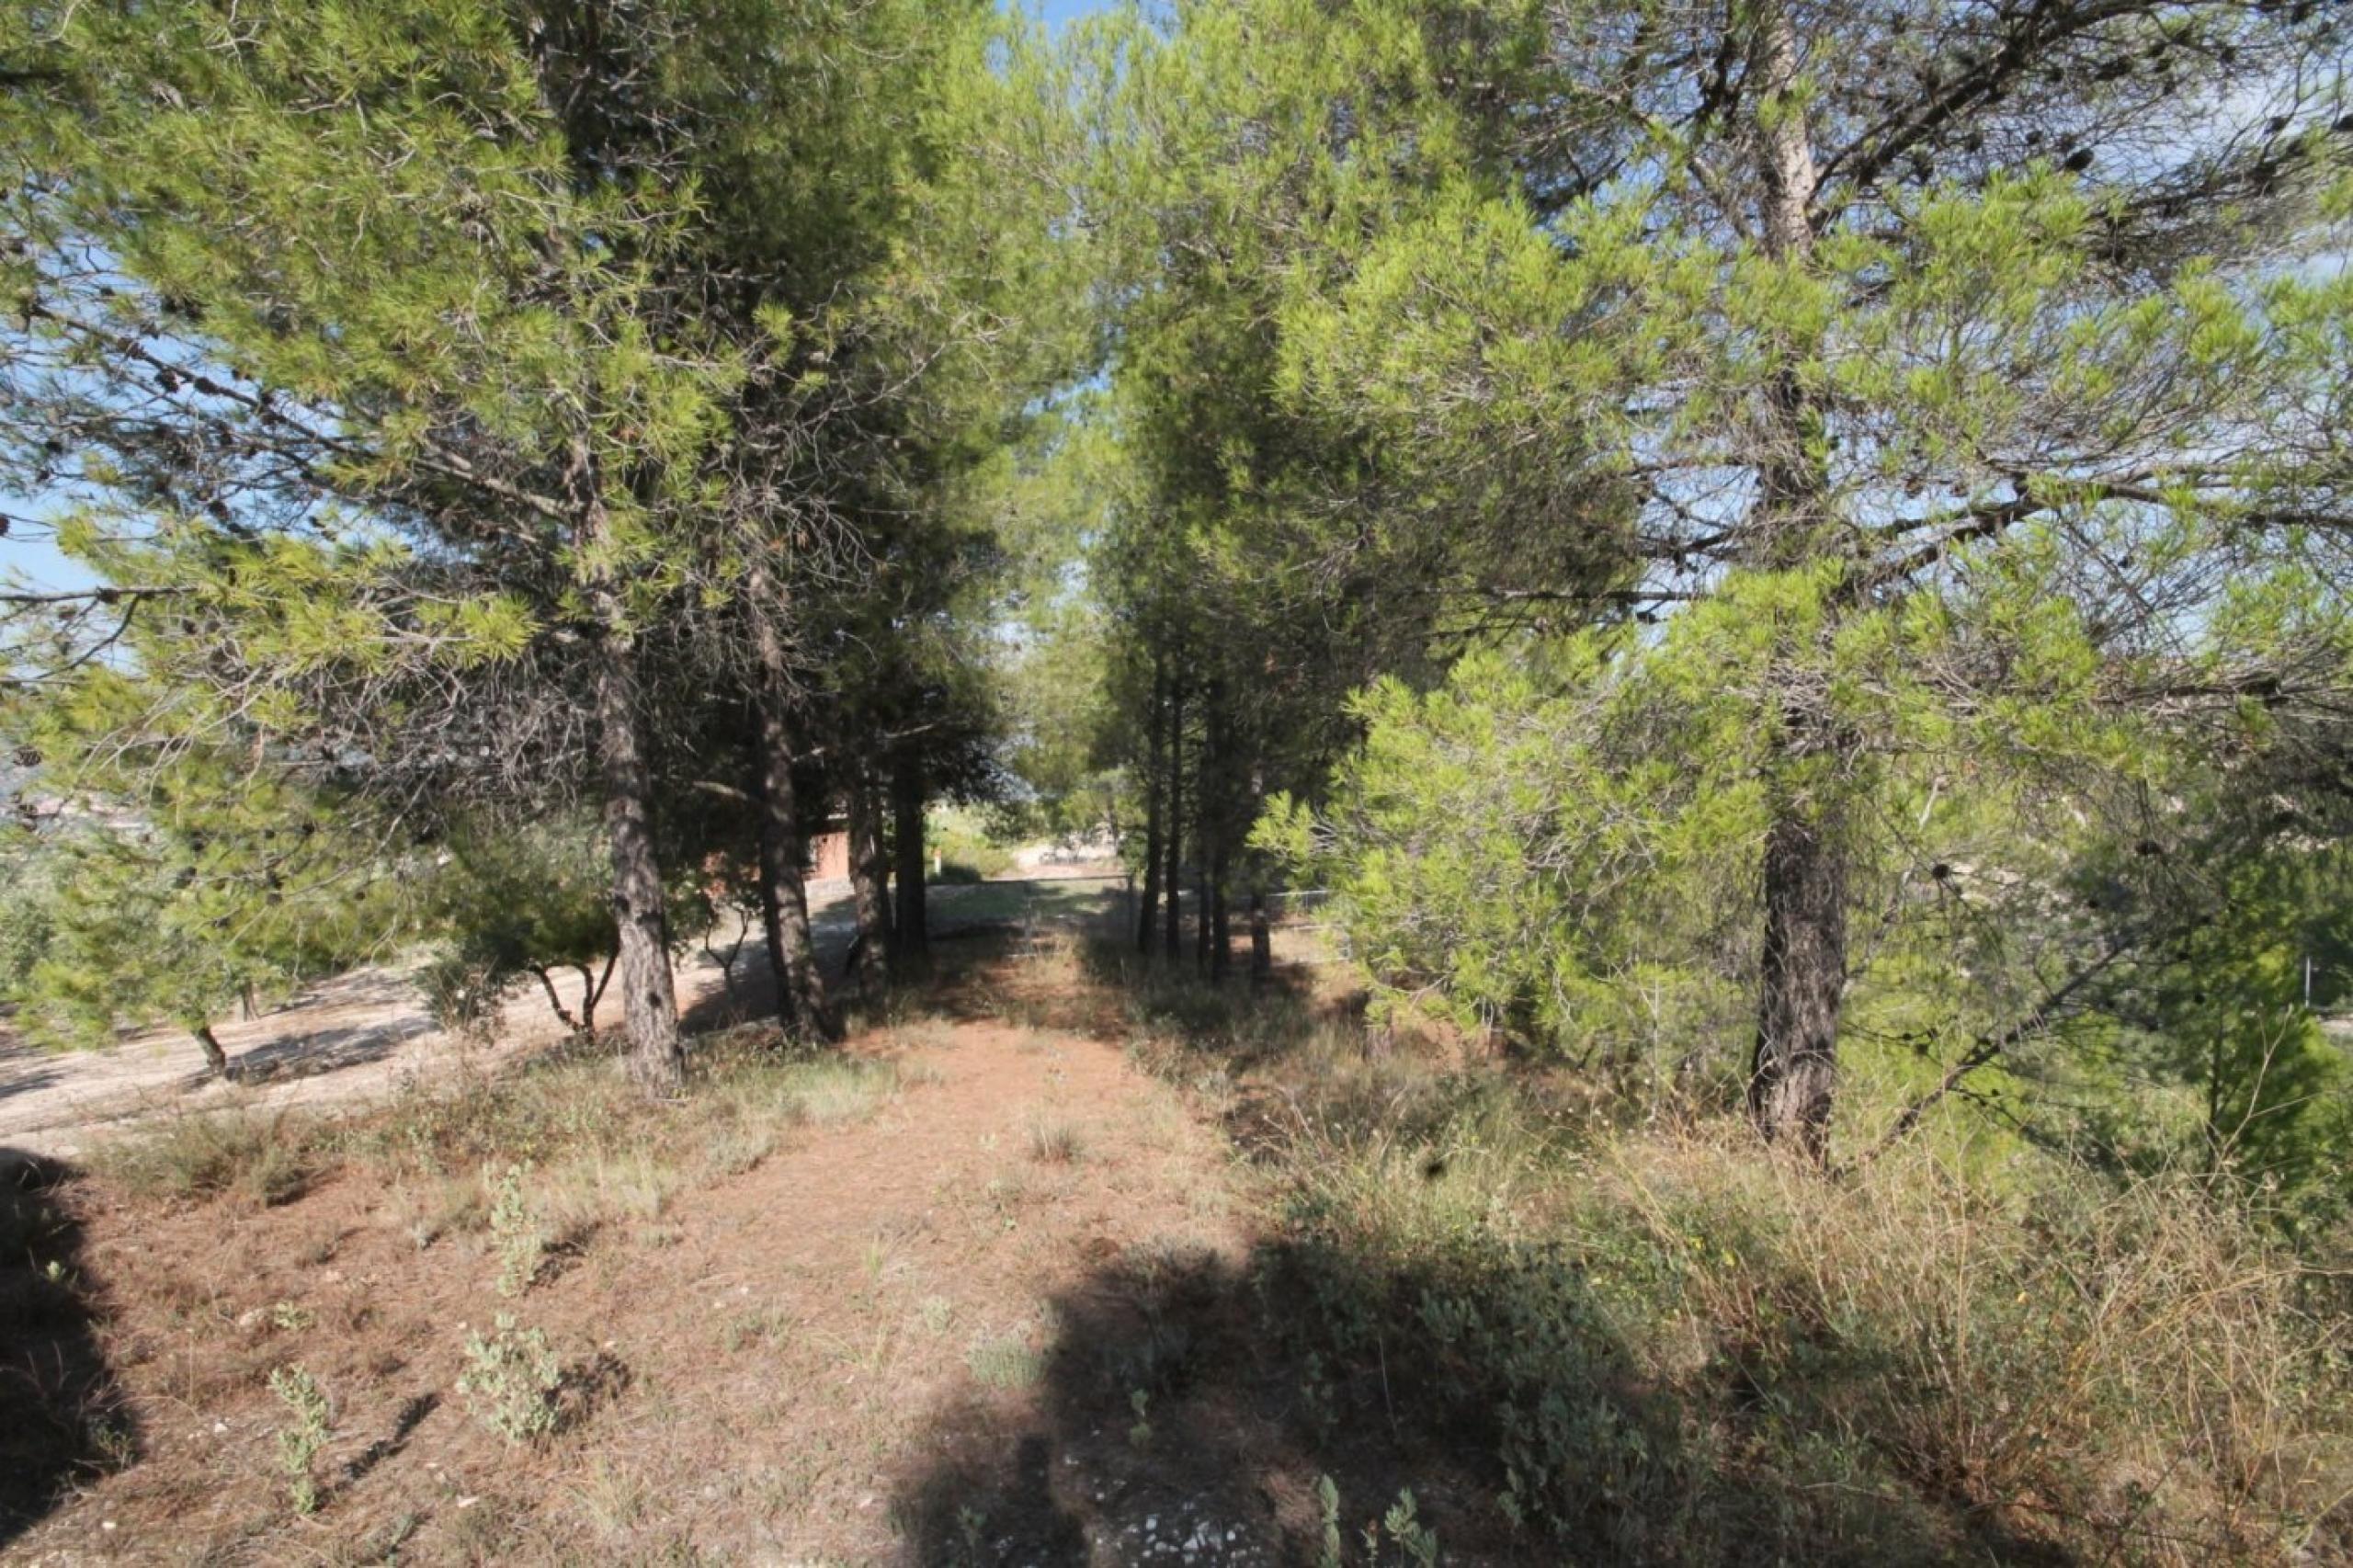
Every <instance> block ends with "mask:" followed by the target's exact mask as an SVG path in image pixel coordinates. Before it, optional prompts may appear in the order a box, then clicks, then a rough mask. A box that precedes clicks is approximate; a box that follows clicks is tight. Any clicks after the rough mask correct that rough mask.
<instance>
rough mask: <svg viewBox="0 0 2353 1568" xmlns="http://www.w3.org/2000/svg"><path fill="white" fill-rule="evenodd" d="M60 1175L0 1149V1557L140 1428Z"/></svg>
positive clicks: (44, 1163)
mask: <svg viewBox="0 0 2353 1568" xmlns="http://www.w3.org/2000/svg"><path fill="white" fill-rule="evenodd" d="M71 1181H72V1172H71V1171H70V1169H69V1168H68V1167H66V1166H64V1165H61V1164H58V1163H57V1162H54V1161H50V1160H43V1159H40V1158H38V1157H37V1156H34V1155H31V1154H28V1153H23V1152H22V1151H20V1150H16V1149H7V1148H0V1549H5V1548H6V1547H7V1546H8V1544H9V1543H10V1542H12V1541H14V1540H17V1537H19V1536H20V1535H22V1534H23V1533H24V1532H25V1531H26V1530H28V1529H29V1528H32V1526H34V1525H35V1524H37V1523H39V1522H40V1520H41V1519H42V1518H43V1517H46V1516H47V1514H48V1513H49V1511H50V1510H51V1508H52V1507H54V1506H56V1504H57V1502H58V1500H59V1499H60V1498H61V1497H62V1496H63V1494H65V1493H66V1492H67V1491H69V1490H70V1489H71V1488H72V1486H73V1484H74V1481H75V1479H76V1478H77V1477H81V1476H85V1475H89V1474H93V1473H95V1472H97V1471H101V1470H108V1469H116V1468H119V1467H121V1466H123V1465H125V1464H128V1463H130V1462H131V1460H133V1459H134V1458H135V1457H136V1456H137V1453H138V1449H139V1441H140V1434H139V1426H138V1423H137V1421H136V1418H135V1417H134V1416H133V1415H132V1414H131V1409H130V1406H129V1403H128V1400H127V1397H126V1396H125V1394H124V1392H123V1390H122V1387H121V1385H120V1383H119V1382H118V1381H117V1380H116V1378H115V1375H114V1371H113V1369H112V1368H111V1367H110V1366H109V1364H108V1360H107V1356H106V1351H105V1348H104V1346H102V1344H101V1343H100V1340H99V1335H98V1332H97V1324H98V1318H99V1300H98V1291H97V1286H96V1285H95V1283H94V1282H93V1281H92V1280H91V1279H90V1278H89V1277H88V1275H87V1273H86V1259H85V1256H84V1248H83V1235H82V1226H81V1222H80V1221H79V1220H78V1219H77V1218H75V1216H74V1212H73V1210H72V1207H71V1205H70V1203H69V1202H68V1201H67V1195H66V1188H67V1187H68V1186H69V1185H70V1183H71Z"/></svg>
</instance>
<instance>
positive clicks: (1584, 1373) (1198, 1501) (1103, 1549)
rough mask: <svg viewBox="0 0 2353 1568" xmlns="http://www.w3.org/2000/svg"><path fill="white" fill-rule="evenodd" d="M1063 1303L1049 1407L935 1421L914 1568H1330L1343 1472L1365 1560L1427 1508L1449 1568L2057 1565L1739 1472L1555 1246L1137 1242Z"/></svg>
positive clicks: (1901, 1503)
mask: <svg viewBox="0 0 2353 1568" xmlns="http://www.w3.org/2000/svg"><path fill="white" fill-rule="evenodd" d="M1053 1304H1054V1311H1053V1312H1052V1314H1051V1318H1050V1321H1051V1322H1052V1323H1053V1324H1055V1325H1056V1331H1055V1334H1054V1337H1053V1340H1052V1343H1051V1345H1050V1346H1048V1348H1047V1350H1046V1352H1045V1356H1044V1358H1043V1362H1042V1371H1041V1376H1040V1383H1039V1385H1038V1386H1037V1387H1036V1388H1035V1389H1033V1390H1031V1391H1030V1392H1029V1394H1028V1395H1027V1396H1024V1397H998V1398H992V1397H991V1396H988V1395H986V1394H985V1393H983V1392H981V1391H978V1390H975V1391H973V1392H972V1393H971V1394H969V1395H967V1396H965V1397H963V1398H961V1399H958V1400H956V1401H953V1402H951V1403H949V1404H948V1405H947V1406H945V1407H944V1408H942V1409H940V1410H939V1411H938V1412H937V1413H936V1415H935V1417H934V1420H933V1425H932V1428H931V1430H932V1440H931V1443H930V1445H929V1449H928V1451H927V1454H926V1460H924V1462H922V1463H921V1464H919V1465H916V1466H915V1467H913V1468H912V1469H910V1470H909V1471H907V1472H906V1473H904V1475H902V1476H901V1477H900V1478H899V1482H898V1486H897V1492H896V1496H895V1499H894V1503H893V1508H894V1516H893V1517H894V1518H895V1520H896V1522H897V1524H898V1526H899V1528H900V1529H901V1532H902V1539H903V1540H904V1542H905V1548H904V1556H903V1560H904V1562H909V1563H921V1564H926V1565H929V1564H942V1563H952V1564H982V1563H990V1564H999V1563H1002V1564H1014V1563H1020V1564H1039V1565H1055V1568H1059V1565H1063V1564H1071V1565H1079V1564H1094V1563H1113V1562H1116V1563H1146V1564H1148V1563H1152V1562H1169V1563H1186V1564H1253V1563H1263V1564H1289V1563H1314V1562H1319V1561H1320V1556H1321V1549H1322V1547H1323V1544H1324V1539H1325V1530H1326V1528H1327V1514H1326V1511H1325V1505H1324V1500H1323V1496H1322V1494H1321V1489H1320V1487H1321V1480H1322V1478H1324V1477H1329V1478H1330V1479H1331V1482H1332V1484H1333V1486H1334V1487H1335V1488H1336V1494H1337V1500H1338V1502H1337V1523H1338V1525H1339V1528H1340V1530H1341V1534H1342V1538H1343V1541H1344V1558H1343V1560H1344V1561H1345V1562H1348V1563H1352V1564H1353V1563H1359V1562H1376V1561H1378V1562H1410V1561H1412V1559H1411V1558H1410V1556H1408V1555H1406V1554H1404V1552H1403V1551H1401V1548H1400V1544H1399V1543H1398V1541H1397V1540H1395V1539H1394V1538H1393V1536H1388V1535H1384V1536H1383V1539H1382V1541H1381V1551H1380V1554H1379V1555H1378V1556H1376V1555H1374V1554H1373V1553H1372V1552H1370V1551H1368V1549H1367V1547H1366V1544H1365V1542H1366V1530H1367V1528H1368V1527H1376V1528H1377V1526H1378V1522H1379V1521H1380V1520H1381V1517H1383V1516H1384V1515H1386V1514H1388V1513H1389V1512H1390V1510H1391V1509H1392V1507H1393V1506H1396V1505H1397V1503H1398V1502H1399V1500H1400V1495H1401V1494H1402V1493H1404V1492H1406V1491H1408V1490H1410V1491H1411V1493H1412V1500H1413V1507H1414V1515H1415V1520H1416V1521H1417V1523H1418V1525H1419V1526H1420V1527H1421V1528H1427V1529H1431V1530H1434V1531H1435V1532H1436V1534H1437V1538H1438V1542H1439V1546H1440V1550H1441V1551H1442V1554H1443V1559H1442V1560H1443V1561H1444V1562H1449V1563H1455V1564H1477V1563H1531V1564H1532V1563H1548V1564H1549V1563H1559V1562H1578V1563H1661V1564H1664V1563H1679V1562H1721V1563H1757V1564H1766V1563H1776V1562H1800V1561H1802V1562H1813V1563H1823V1564H1854V1565H1856V1568H1863V1565H1866V1564H1870V1565H1879V1564H1888V1563H1915V1562H1954V1561H1973V1562H2029V1563H2030V1562H2052V1561H2058V1559H2055V1558H2053V1557H2052V1555H2051V1554H2050V1553H2049V1552H2048V1551H2045V1550H2044V1549H2042V1548H2040V1547H2039V1546H2038V1545H2037V1544H2035V1543H2033V1542H2029V1541H2027V1540H2021V1539H2018V1538H2017V1537H2015V1536H2013V1535H2011V1534H2010V1533H2008V1532H2006V1531H2005V1530H2003V1529H2001V1528H1999V1527H1998V1526H1997V1525H1995V1523H1994V1522H1993V1521H1991V1520H1989V1519H1986V1518H1984V1517H1979V1516H1977V1515H1975V1514H1974V1513H1972V1511H1971V1510H1969V1509H1967V1508H1965V1507H1963V1506H1961V1505H1959V1504H1958V1503H1957V1502H1956V1503H1955V1504H1953V1505H1952V1506H1940V1505H1938V1504H1936V1503H1934V1502H1931V1501H1928V1500H1925V1499H1923V1498H1921V1497H1918V1496H1915V1495H1905V1496H1900V1497H1896V1496H1888V1495H1881V1494H1870V1493H1868V1492H1863V1491H1859V1490H1858V1491H1852V1492H1841V1491H1839V1490H1837V1489H1836V1488H1807V1487H1802V1486H1799V1485H1797V1484H1794V1478H1783V1477H1780V1476H1778V1475H1756V1474H1747V1473H1739V1472H1737V1471H1736V1470H1735V1469H1734V1462H1733V1461H1729V1460H1728V1458H1727V1455H1728V1453H1731V1452H1735V1451H1736V1444H1735V1445H1733V1448H1732V1449H1727V1446H1726V1445H1725V1443H1724V1441H1723V1440H1722V1437H1721V1435H1719V1436H1717V1437H1712V1438H1706V1439H1702V1438H1701V1437H1700V1434H1701V1433H1702V1431H1703V1430H1704V1423H1705V1421H1706V1419H1707V1415H1708V1413H1702V1412H1698V1411H1694V1410H1690V1409H1687V1408H1684V1407H1683V1406H1681V1405H1680V1404H1678V1403H1677V1399H1676V1398H1675V1397H1674V1396H1673V1395H1671V1394H1668V1393H1665V1392H1659V1391H1657V1390H1654V1389H1652V1388H1649V1387H1646V1386H1645V1385H1644V1383H1643V1381H1642V1380H1641V1379H1640V1378H1639V1377H1638V1376H1637V1374H1636V1372H1635V1361H1634V1358H1632V1357H1631V1355H1630V1354H1629V1353H1628V1351H1627V1349H1626V1347H1625V1346H1623V1345H1622V1344H1620V1342H1619V1341H1618V1340H1617V1339H1616V1338H1615V1337H1614V1336H1613V1335H1612V1333H1611V1331H1610V1329H1609V1327H1608V1321H1607V1318H1606V1316H1605V1314H1604V1313H1602V1312H1600V1311H1599V1310H1598V1309H1597V1305H1596V1303H1595V1302H1594V1301H1592V1300H1591V1299H1590V1297H1589V1296H1588V1295H1587V1293H1586V1288H1585V1286H1584V1284H1583V1282H1582V1280H1581V1279H1580V1278H1579V1276H1578V1273H1577V1271H1576V1269H1575V1267H1574V1265H1573V1264H1571V1263H1569V1262H1568V1261H1567V1260H1566V1259H1565V1258H1564V1257H1563V1256H1560V1255H1558V1254H1555V1253H1552V1252H1551V1251H1549V1250H1548V1249H1546V1248H1544V1247H1542V1246H1540V1245H1529V1246H1519V1245H1511V1246H1505V1247H1499V1248H1492V1249H1488V1250H1486V1251H1485V1252H1483V1253H1482V1254H1481V1255H1480V1256H1467V1255H1466V1256H1461V1257H1434V1258H1431V1259H1428V1260H1427V1261H1426V1262H1416V1263H1415V1264H1414V1265H1413V1266H1411V1267H1402V1268H1400V1267H1383V1266H1374V1265H1372V1264H1370V1263H1368V1261H1367V1260H1365V1259H1361V1258H1356V1257H1350V1256H1341V1255H1338V1254H1336V1253H1333V1252H1331V1251H1329V1250H1325V1249H1319V1248H1315V1247H1308V1246H1302V1245H1299V1244H1283V1243H1267V1244H1262V1245H1261V1246H1260V1247H1259V1248H1258V1249H1257V1251H1256V1253H1255V1254H1254V1255H1253V1256H1251V1257H1249V1258H1248V1260H1247V1261H1246V1262H1245V1263H1242V1264H1240V1265H1236V1264H1235V1263H1233V1261H1232V1260H1230V1259H1228V1258H1225V1257H1222V1256H1218V1255H1215V1254H1211V1253H1206V1252H1205V1253H1201V1254H1199V1255H1194V1256H1186V1255H1175V1254H1171V1253H1169V1252H1168V1251H1166V1250H1165V1249H1154V1248H1144V1249H1135V1250H1131V1251H1130V1252H1129V1253H1127V1254H1126V1255H1124V1256H1118V1257H1115V1258H1110V1259H1107V1260H1105V1261H1104V1262H1103V1263H1101V1264H1100V1266H1098V1267H1096V1268H1095V1269H1093V1270H1092V1271H1091V1272H1089V1273H1088V1274H1087V1275H1086V1277H1085V1278H1083V1279H1082V1280H1080V1281H1079V1282H1078V1283H1077V1284H1075V1285H1074V1287H1072V1288H1071V1289H1069V1290H1064V1291H1063V1292H1061V1293H1060V1294H1058V1295H1057V1296H1056V1297H1055V1299H1054V1303H1053ZM1734 1405H1736V1400H1735V1399H1733V1398H1732V1396H1727V1402H1726V1403H1724V1404H1711V1412H1712V1413H1714V1414H1717V1415H1721V1414H1722V1411H1723V1410H1724V1409H1726V1408H1729V1407H1732V1406H1734ZM1703 1441H1704V1445H1705V1446H1702V1443H1703ZM1515 1473H1516V1475H1517V1482H1516V1483H1515V1481H1514V1476H1515ZM1785 1481H1786V1482H1787V1483H1785ZM1515 1507H1516V1508H1517V1509H1518V1512H1519V1513H1521V1514H1522V1515H1523V1516H1524V1522H1523V1523H1522V1524H1520V1525H1519V1526H1518V1527H1515V1526H1514V1525H1513V1524H1512V1522H1511V1520H1510V1518H1509V1517H1507V1516H1508V1515H1509V1514H1510V1513H1511V1512H1512V1511H1513V1509H1514V1508H1515Z"/></svg>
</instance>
